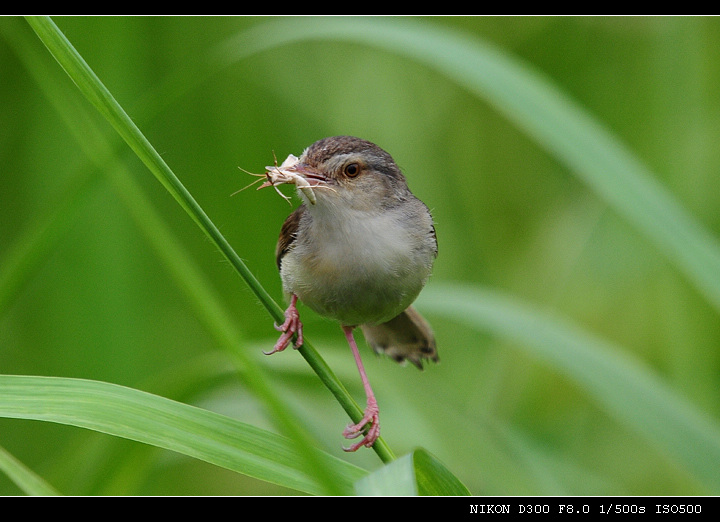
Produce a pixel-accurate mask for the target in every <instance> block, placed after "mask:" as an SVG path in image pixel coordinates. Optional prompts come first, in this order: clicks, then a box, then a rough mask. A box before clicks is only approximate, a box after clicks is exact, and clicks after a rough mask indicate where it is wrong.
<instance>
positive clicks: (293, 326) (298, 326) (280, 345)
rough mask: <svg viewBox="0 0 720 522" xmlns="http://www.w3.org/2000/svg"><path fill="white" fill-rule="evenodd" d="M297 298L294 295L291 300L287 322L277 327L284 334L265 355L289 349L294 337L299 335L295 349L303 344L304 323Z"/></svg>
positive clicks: (287, 311) (286, 313)
mask: <svg viewBox="0 0 720 522" xmlns="http://www.w3.org/2000/svg"><path fill="white" fill-rule="evenodd" d="M296 304H297V296H295V295H293V296H292V299H291V300H290V306H288V307H287V310H285V322H284V323H283V324H281V325H279V326H278V325H277V324H276V325H275V329H276V330H277V331H278V332H283V334H282V335H281V336H280V338H279V339H278V340H277V342H276V343H275V346H274V347H273V349H272V350H270V351H269V352H265V351H264V352H263V353H264V354H265V355H271V354H273V353H275V352H282V351H283V350H284V349H285V348H287V346H288V344H290V341H291V340H292V338H293V336H294V335H295V334H297V340H296V341H295V348H299V347H300V346H302V344H303V333H302V323H301V322H300V313H299V312H298V309H297V306H296Z"/></svg>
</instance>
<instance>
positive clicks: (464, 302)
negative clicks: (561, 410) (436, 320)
mask: <svg viewBox="0 0 720 522" xmlns="http://www.w3.org/2000/svg"><path fill="white" fill-rule="evenodd" d="M421 306H422V309H423V310H426V311H428V312H431V313H433V314H438V315H441V316H443V317H445V318H446V319H448V320H451V321H456V322H460V323H462V324H465V325H467V326H469V327H471V328H476V329H478V330H483V331H489V332H492V333H493V334H496V335H498V336H500V337H503V338H506V339H510V340H512V341H514V342H517V343H518V344H519V346H520V347H521V348H522V349H524V350H525V351H526V352H527V353H529V354H530V355H531V356H533V357H536V358H537V359H539V360H541V361H543V362H545V363H546V364H548V365H549V366H551V367H552V368H553V369H555V370H556V371H557V372H559V373H561V374H563V375H565V376H566V377H567V378H568V379H570V380H572V381H573V382H575V383H576V385H577V386H579V387H580V388H581V389H583V390H585V391H586V392H587V393H588V395H589V396H591V397H592V398H593V399H594V400H595V401H597V403H598V404H599V405H600V406H601V407H602V408H604V410H605V411H606V412H608V413H609V414H610V415H611V416H613V417H614V418H616V419H617V420H619V421H620V422H622V423H623V424H625V425H626V426H628V427H629V428H630V429H632V430H634V431H635V432H636V433H638V434H640V435H641V436H643V437H644V438H645V439H646V440H648V441H650V442H651V443H653V444H654V445H655V446H656V447H658V448H659V449H660V450H661V451H663V452H664V453H665V454H667V455H670V456H671V457H672V458H674V459H675V461H676V462H678V463H680V465H682V466H684V467H685V468H686V469H687V470H689V471H690V472H691V473H693V474H694V475H695V476H696V477H698V478H699V479H700V480H701V481H702V483H704V484H705V485H706V486H707V487H708V488H710V489H711V490H712V491H715V492H717V491H720V474H719V473H718V470H719V469H720V427H719V426H718V424H717V421H715V420H714V419H711V418H709V417H708V416H707V415H705V414H704V413H702V412H700V411H699V410H697V409H696V408H695V407H694V406H693V405H691V404H690V403H689V402H687V401H686V400H684V399H683V398H682V397H680V396H679V395H678V394H677V393H676V392H674V391H673V390H671V389H670V388H669V387H668V386H667V385H666V384H665V383H664V382H663V381H662V380H661V379H659V378H658V377H657V376H656V375H654V374H653V373H652V372H651V371H650V370H649V369H648V368H646V367H644V366H643V365H642V364H641V363H640V362H639V361H637V360H634V359H632V358H631V357H629V356H628V355H627V354H624V353H623V351H622V350H621V349H620V348H618V347H616V346H613V345H612V344H610V343H607V342H605V341H603V340H601V339H598V338H595V337H593V336H591V335H590V334H588V333H586V332H584V331H582V330H581V329H579V328H577V327H576V326H574V325H571V324H568V323H566V322H564V321H562V320H560V319H558V318H555V317H551V316H549V315H545V314H543V313H540V312H539V311H537V310H533V309H531V308H529V307H527V306H525V305H523V304H521V303H519V302H516V301H515V300H513V299H511V298H508V297H506V296H502V295H498V294H495V293H492V292H490V291H486V290H481V289H478V288H475V287H471V286H469V285H463V286H460V285H443V284H434V285H432V286H431V287H430V288H428V289H426V290H425V292H424V293H423V295H422V296H421Z"/></svg>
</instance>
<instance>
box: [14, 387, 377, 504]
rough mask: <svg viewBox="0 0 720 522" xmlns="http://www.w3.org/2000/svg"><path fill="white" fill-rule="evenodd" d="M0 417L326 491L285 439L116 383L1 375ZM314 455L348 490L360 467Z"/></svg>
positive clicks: (307, 489)
mask: <svg viewBox="0 0 720 522" xmlns="http://www.w3.org/2000/svg"><path fill="white" fill-rule="evenodd" d="M0 416H2V417H9V418H15V419H34V420H41V421H48V422H55V423H60V424H67V425H71V426H77V427H81V428H87V429H90V430H94V431H98V432H101V433H107V434H110V435H114V436H117V437H123V438H126V439H130V440H134V441H138V442H142V443H145V444H150V445H153V446H157V447H159V448H165V449H168V450H171V451H176V452H178V453H182V454H184V455H189V456H191V457H194V458H197V459H201V460H204V461H206V462H209V463H211V464H215V465H217V466H221V467H224V468H227V469H230V470H233V471H237V472H238V473H242V474H245V475H248V476H251V477H254V478H258V479H260V480H265V481H268V482H272V483H274V484H279V485H282V486H285V487H288V488H291V489H295V490H298V491H303V492H306V493H312V494H317V493H324V492H325V490H324V489H322V488H320V489H319V488H318V486H317V481H316V480H315V478H314V477H313V473H312V471H311V470H307V468H306V466H305V462H306V460H305V459H304V458H303V456H302V455H299V454H298V451H300V450H299V449H298V447H297V445H296V444H295V443H294V442H293V441H292V440H290V439H287V438H285V437H282V436H279V435H276V434H274V433H271V432H268V431H266V430H261V429H259V428H255V427H253V426H250V425H247V424H244V423H242V422H239V421H237V420H235V419H231V418H229V417H226V416H223V415H219V414H216V413H213V412H210V411H207V410H204V409H201V408H196V407H193V406H189V405H186V404H182V403H179V402H175V401H172V400H169V399H165V398H163V397H159V396H157V395H152V394H150V393H145V392H142V391H139V390H135V389H132V388H126V387H123V386H118V385H114V384H108V383H103V382H98V381H87V380H81V379H67V378H60V377H33V376H29V377H28V376H14V375H5V376H0ZM302 451H306V452H313V453H315V458H316V459H317V461H318V462H320V463H321V465H323V466H325V467H326V468H327V469H328V470H329V471H330V472H331V473H332V474H333V476H335V477H336V479H337V481H338V483H337V486H338V488H339V489H340V490H341V491H344V492H345V493H348V494H349V493H352V483H353V482H354V481H356V480H358V479H359V478H361V477H362V476H364V475H365V474H366V471H364V470H362V469H361V468H358V467H356V466H353V465H352V464H349V463H347V462H344V461H342V460H340V459H337V458H335V457H332V456H330V455H328V454H325V453H322V452H320V451H317V450H314V449H312V448H304V449H303V450H302Z"/></svg>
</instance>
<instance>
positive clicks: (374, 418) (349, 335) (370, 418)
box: [342, 326, 380, 451]
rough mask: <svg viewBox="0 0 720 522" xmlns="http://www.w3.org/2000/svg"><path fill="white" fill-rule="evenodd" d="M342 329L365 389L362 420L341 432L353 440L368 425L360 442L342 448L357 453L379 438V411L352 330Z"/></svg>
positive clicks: (348, 327) (346, 327) (349, 327)
mask: <svg viewBox="0 0 720 522" xmlns="http://www.w3.org/2000/svg"><path fill="white" fill-rule="evenodd" d="M342 328H343V332H345V338H346V339H347V342H348V344H349V345H350V349H351V350H352V352H353V356H354V357H355V363H356V364H357V367H358V370H359V371H360V378H361V379H362V383H363V387H364V388H365V395H366V397H367V407H366V408H365V413H364V414H363V418H362V420H361V421H360V422H358V423H357V424H350V425H348V427H347V428H345V431H343V436H344V437H345V438H346V439H355V438H357V437H359V436H360V435H362V434H363V431H364V430H365V428H366V426H367V425H368V424H370V427H369V428H368V429H367V431H366V432H365V436H364V437H363V439H362V440H361V441H360V442H356V443H355V444H353V445H352V446H350V447H349V448H345V447H343V449H344V450H345V451H357V449H358V448H360V446H365V447H366V448H369V447H370V446H372V445H373V444H374V443H375V441H376V440H377V438H378V437H379V436H380V419H379V416H378V413H379V410H378V405H377V401H376V400H375V394H374V393H373V391H372V388H371V387H370V382H369V381H368V378H367V374H366V373H365V367H364V366H363V363H362V360H361V359H360V352H359V351H358V347H357V344H356V343H355V338H354V337H353V328H352V327H351V326H343V327H342Z"/></svg>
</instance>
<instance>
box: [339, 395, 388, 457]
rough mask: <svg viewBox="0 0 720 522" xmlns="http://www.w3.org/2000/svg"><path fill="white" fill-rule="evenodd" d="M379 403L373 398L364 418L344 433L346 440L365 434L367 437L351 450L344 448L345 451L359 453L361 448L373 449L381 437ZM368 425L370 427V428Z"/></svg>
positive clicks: (351, 447)
mask: <svg viewBox="0 0 720 522" xmlns="http://www.w3.org/2000/svg"><path fill="white" fill-rule="evenodd" d="M378 414H379V410H378V405H377V402H376V401H375V399H374V398H373V397H371V398H369V399H368V403H367V408H366V409H365V413H364V415H363V418H362V419H361V420H360V422H358V423H357V424H349V425H348V427H347V428H345V430H344V431H343V436H344V437H345V438H346V439H356V438H358V437H359V436H360V435H362V434H363V433H365V436H364V437H363V438H362V440H361V441H359V442H356V443H355V444H353V445H352V446H350V447H349V448H346V447H344V446H343V450H345V451H357V450H358V449H359V448H360V447H362V446H365V447H366V448H369V447H371V446H372V445H373V444H374V443H375V441H376V440H377V438H378V437H379V436H380V418H379V415H378ZM368 424H369V425H370V427H369V428H368Z"/></svg>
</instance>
